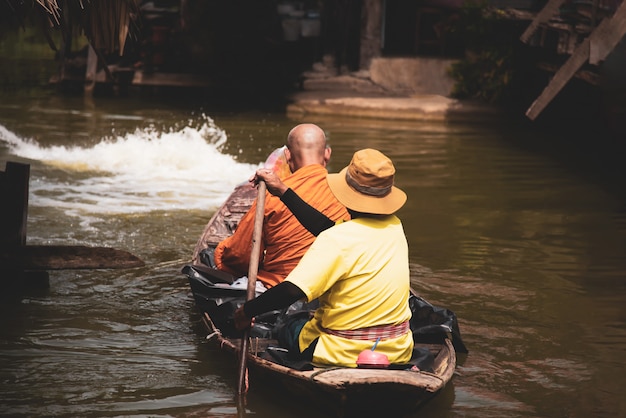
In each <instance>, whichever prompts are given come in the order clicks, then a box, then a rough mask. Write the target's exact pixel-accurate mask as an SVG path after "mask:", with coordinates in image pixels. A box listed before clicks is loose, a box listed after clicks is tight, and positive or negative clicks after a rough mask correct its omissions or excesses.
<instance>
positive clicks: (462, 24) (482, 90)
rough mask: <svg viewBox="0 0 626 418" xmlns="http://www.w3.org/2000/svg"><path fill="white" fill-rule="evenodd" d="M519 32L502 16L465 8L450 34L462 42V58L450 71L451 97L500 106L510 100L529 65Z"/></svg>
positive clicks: (490, 10) (492, 11) (475, 6)
mask: <svg viewBox="0 0 626 418" xmlns="http://www.w3.org/2000/svg"><path fill="white" fill-rule="evenodd" d="M520 31H521V29H520V28H519V27H518V26H517V25H516V24H515V23H514V22H512V21H510V20H506V19H504V18H503V12H502V11H500V10H498V9H493V8H489V7H486V6H485V5H482V4H471V3H466V5H465V6H464V7H463V8H462V10H461V15H460V18H459V20H458V21H457V24H456V25H455V27H454V29H453V32H454V33H455V35H456V36H457V37H459V38H462V39H464V40H465V48H466V49H465V51H466V52H465V56H464V57H463V58H462V59H461V60H460V61H459V62H457V63H455V64H453V65H452V67H451V69H450V76H451V77H452V78H453V79H454V80H455V81H456V84H455V87H454V89H453V92H452V95H453V97H456V98H460V99H479V100H481V101H485V102H489V103H502V102H505V101H508V100H510V99H511V96H512V94H513V93H514V90H515V88H516V86H517V85H518V84H519V83H521V82H522V79H521V77H522V75H523V74H524V72H525V68H527V65H528V62H527V61H525V59H520V58H521V57H522V55H524V52H523V48H522V44H521V42H520V41H519V35H520V33H521V32H520Z"/></svg>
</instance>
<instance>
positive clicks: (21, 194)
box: [0, 162, 144, 290]
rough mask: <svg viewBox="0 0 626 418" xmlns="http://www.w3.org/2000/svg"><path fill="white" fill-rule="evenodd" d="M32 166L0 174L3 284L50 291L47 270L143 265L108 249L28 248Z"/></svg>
mask: <svg viewBox="0 0 626 418" xmlns="http://www.w3.org/2000/svg"><path fill="white" fill-rule="evenodd" d="M29 178H30V165H28V164H21V163H16V162H7V164H6V170H5V171H4V172H0V197H1V201H2V204H0V283H1V284H2V285H3V288H7V287H13V288H16V289H19V290H21V289H22V288H23V287H25V285H26V283H28V286H29V287H33V286H36V287H47V286H48V272H47V270H61V269H110V268H132V267H140V266H143V265H144V262H143V261H142V260H140V259H139V258H137V257H136V256H134V255H133V254H131V253H129V252H127V251H121V250H116V249H114V248H106V247H84V246H37V245H26V223H27V220H28V182H29Z"/></svg>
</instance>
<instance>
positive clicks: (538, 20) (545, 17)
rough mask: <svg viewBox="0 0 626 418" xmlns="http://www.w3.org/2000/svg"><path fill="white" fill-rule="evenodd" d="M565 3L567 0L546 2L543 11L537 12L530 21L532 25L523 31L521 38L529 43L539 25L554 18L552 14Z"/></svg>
mask: <svg viewBox="0 0 626 418" xmlns="http://www.w3.org/2000/svg"><path fill="white" fill-rule="evenodd" d="M563 3H565V0H550V1H549V2H548V3H546V5H545V6H544V7H543V9H541V11H540V12H539V13H537V16H535V19H533V21H532V22H530V25H529V26H528V27H527V28H526V30H525V31H524V33H522V36H520V40H521V41H522V42H524V43H525V44H527V43H528V41H529V40H530V38H531V36H533V34H534V33H535V31H536V30H537V28H538V27H539V25H541V24H543V23H546V22H548V21H549V20H550V19H552V16H554V15H555V14H556V12H557V11H558V10H559V7H561V5H562V4H563Z"/></svg>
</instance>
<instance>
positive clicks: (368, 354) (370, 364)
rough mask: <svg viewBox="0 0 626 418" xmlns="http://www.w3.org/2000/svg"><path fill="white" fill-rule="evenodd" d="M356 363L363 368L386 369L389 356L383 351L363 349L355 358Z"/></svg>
mask: <svg viewBox="0 0 626 418" xmlns="http://www.w3.org/2000/svg"><path fill="white" fill-rule="evenodd" d="M356 365H357V366H358V367H360V368H364V369H386V368H387V367H389V358H388V357H387V356H386V355H385V354H383V353H377V352H376V351H372V350H363V351H361V353H360V354H359V356H358V357H357V359H356Z"/></svg>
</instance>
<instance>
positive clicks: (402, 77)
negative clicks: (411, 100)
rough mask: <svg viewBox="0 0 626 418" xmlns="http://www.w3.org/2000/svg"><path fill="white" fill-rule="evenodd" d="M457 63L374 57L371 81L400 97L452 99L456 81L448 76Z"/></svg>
mask: <svg viewBox="0 0 626 418" xmlns="http://www.w3.org/2000/svg"><path fill="white" fill-rule="evenodd" d="M455 61H456V60H453V59H445V58H422V57H420V58H382V57H379V58H374V59H373V60H372V63H371V65H370V69H369V72H370V79H371V80H372V81H373V82H374V83H376V84H378V85H380V86H382V87H383V88H384V89H385V90H387V91H389V92H393V93H398V94H409V95H411V94H438V95H441V96H446V97H449V96H450V93H451V91H452V87H453V85H454V81H453V80H452V78H450V76H449V75H448V73H447V70H448V68H449V67H450V65H451V64H452V63H454V62H455Z"/></svg>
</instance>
